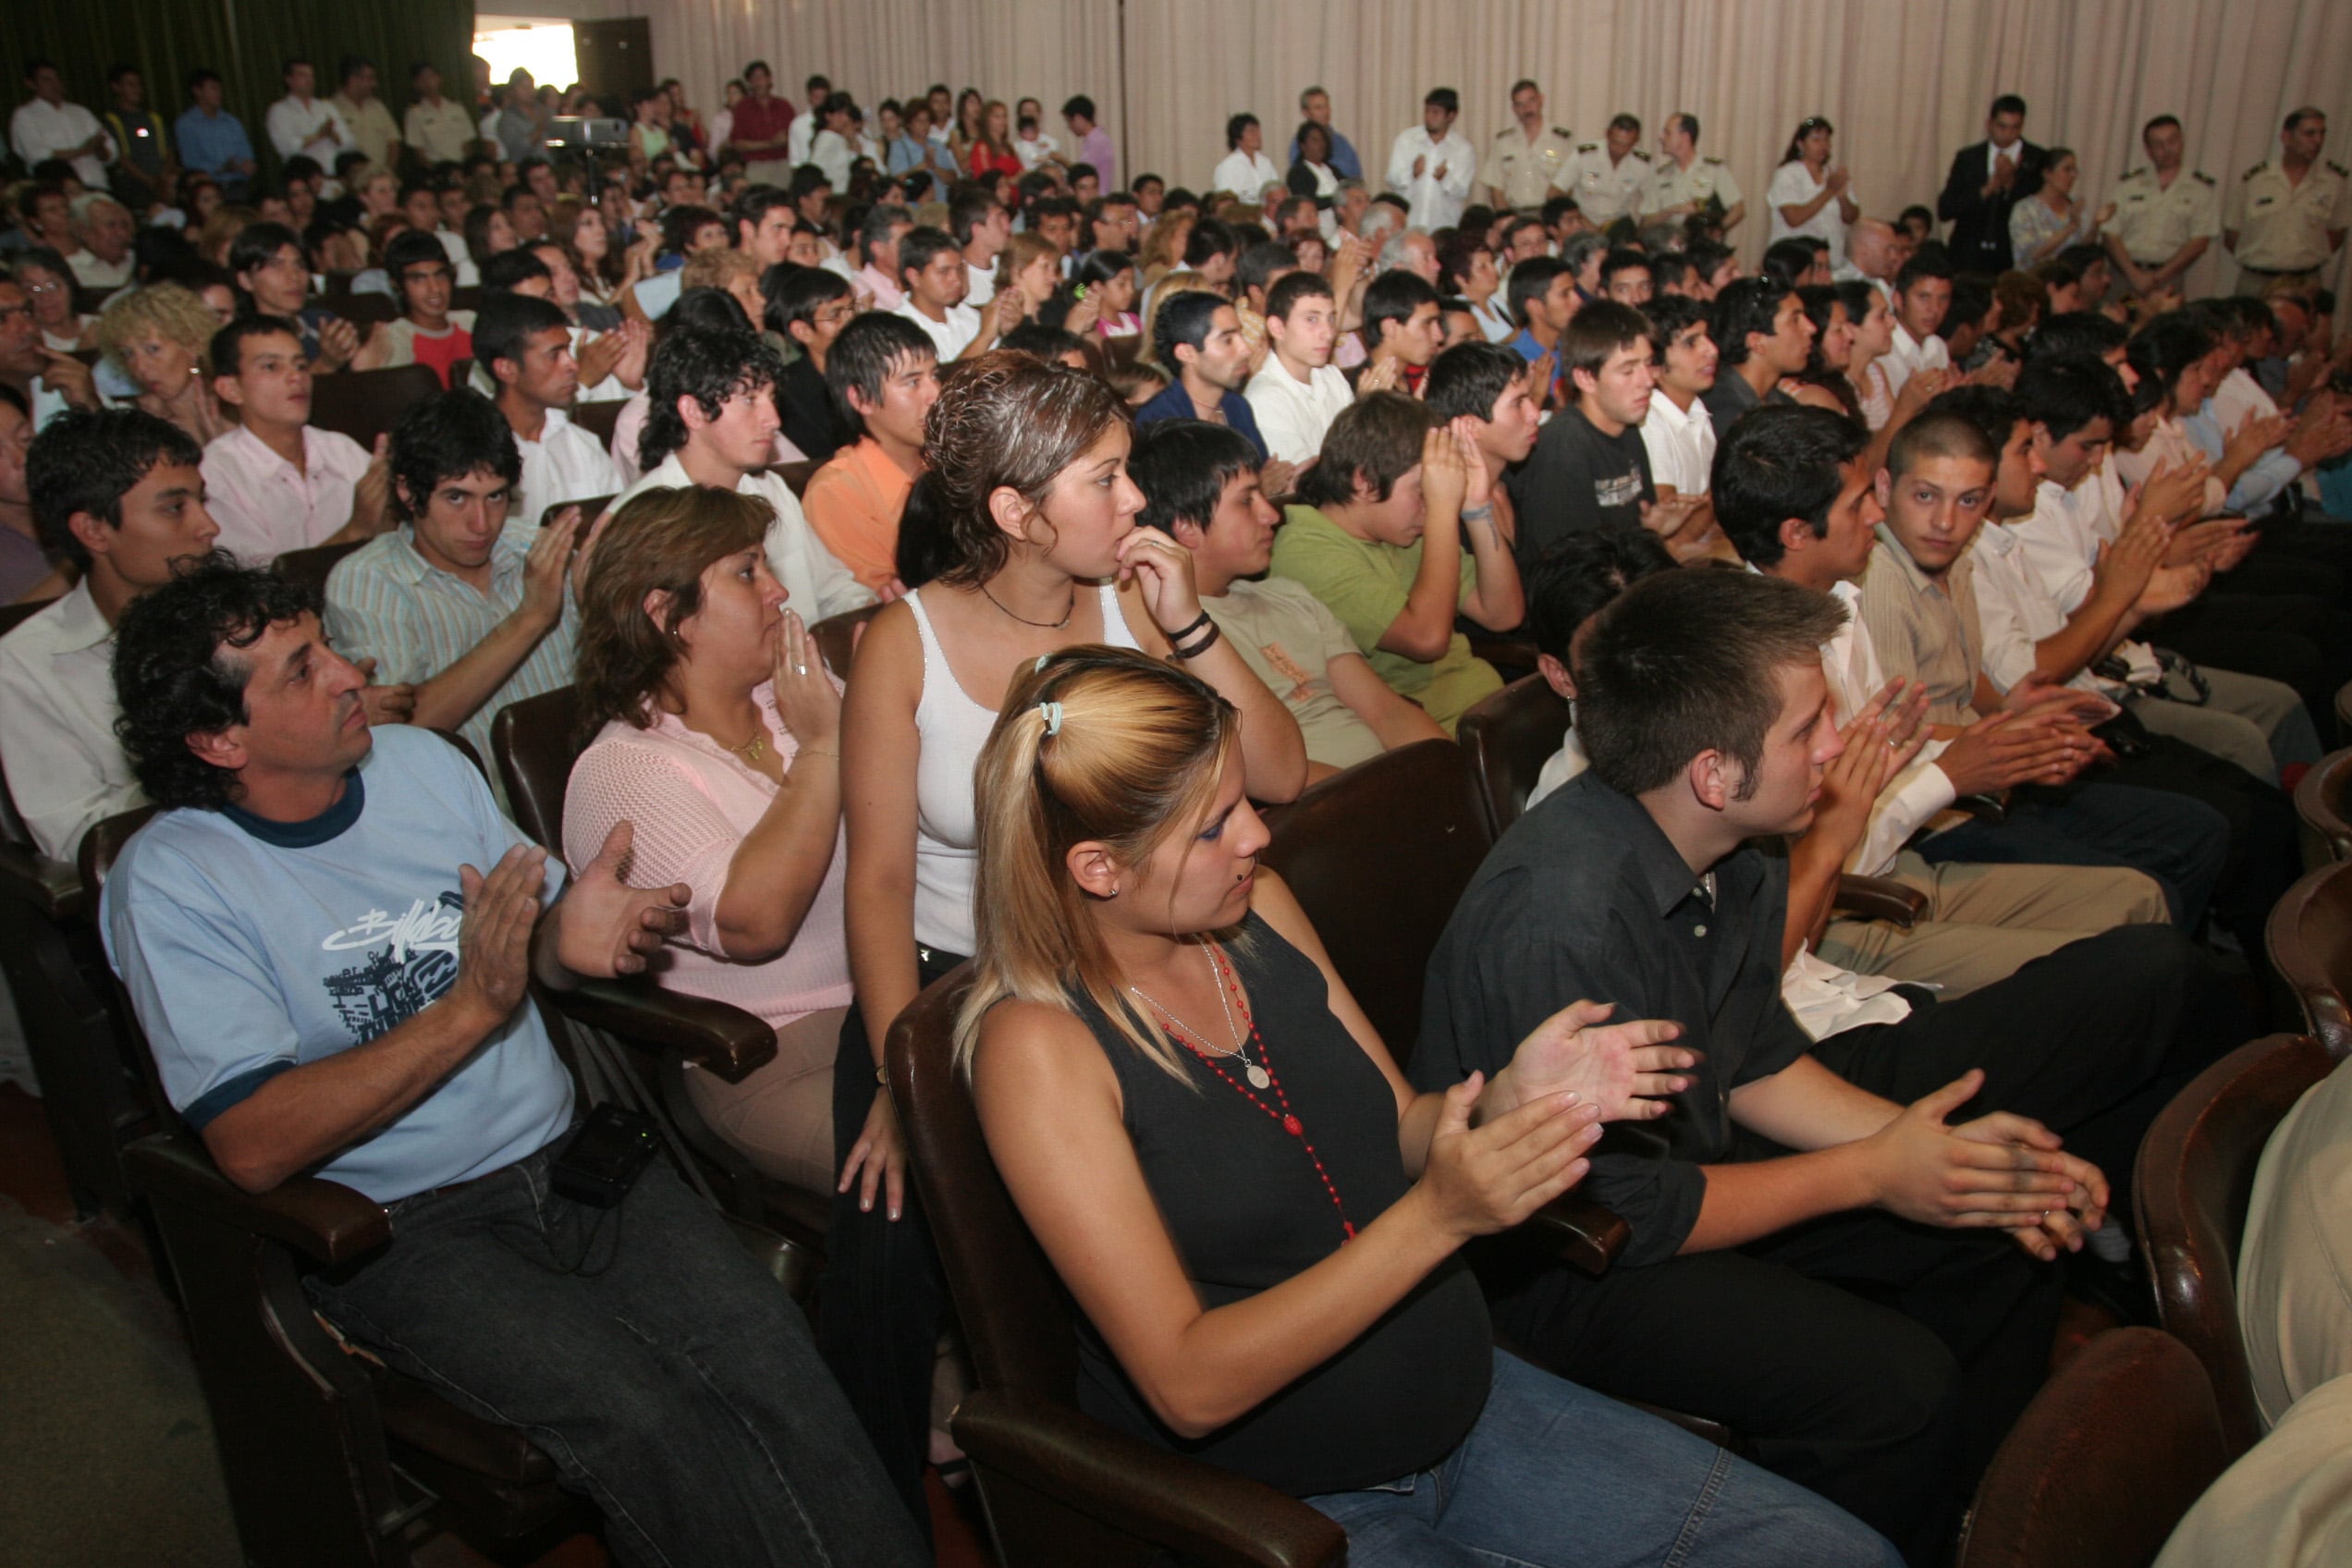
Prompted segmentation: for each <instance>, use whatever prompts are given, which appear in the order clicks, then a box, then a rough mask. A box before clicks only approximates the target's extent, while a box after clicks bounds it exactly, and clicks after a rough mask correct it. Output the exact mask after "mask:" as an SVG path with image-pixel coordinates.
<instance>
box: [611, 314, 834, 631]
mask: <svg viewBox="0 0 2352 1568" xmlns="http://www.w3.org/2000/svg"><path fill="white" fill-rule="evenodd" d="M780 369H781V367H780V366H779V365H778V363H777V359H776V351H775V350H774V349H770V348H769V347H768V346H767V345H766V344H765V343H763V342H761V341H760V340H759V339H758V338H757V337H753V335H752V334H751V333H750V332H749V331H714V330H710V329H708V328H704V327H680V328H678V329H677V330H675V331H672V332H669V333H668V334H666V335H665V336H664V337H663V338H662V340H661V342H660V343H659V344H658V345H657V346H656V347H655V349H654V357H653V361H652V363H651V365H650V366H649V368H648V370H647V372H646V380H645V386H646V390H647V392H648V394H649V397H648V400H647V403H646V414H645V430H644V434H643V435H642V436H641V437H639V440H638V447H637V452H638V460H639V461H640V462H642V463H643V465H644V468H645V472H644V476H643V478H641V479H639V480H638V481H637V482H636V483H635V484H631V486H629V488H628V489H626V490H624V491H622V492H621V493H620V494H619V496H615V497H614V498H613V503H612V507H613V510H615V511H618V510H619V509H620V508H621V507H622V506H624V505H626V504H627V503H628V502H630V501H631V500H634V499H635V498H636V497H637V496H642V495H643V494H644V493H645V492H646V491H648V490H655V489H677V488H679V487H680V486H683V485H690V484H711V485H716V486H717V487H718V488H719V489H721V490H734V491H739V492H741V494H743V495H746V496H759V497H760V498H761V499H763V500H765V501H766V502H767V504H768V508H769V509H770V510H771V511H772V512H774V513H775V519H776V520H775V521H773V522H771V523H770V524H769V525H768V530H767V570H769V571H770V572H772V573H774V574H775V577H776V581H777V582H780V583H782V584H783V585H784V587H785V590H786V592H788V593H790V594H791V596H792V598H793V599H794V600H795V601H796V602H797V603H798V604H799V605H800V606H801V613H802V615H804V616H806V617H807V618H808V619H809V620H810V621H812V622H815V621H819V620H823V619H826V618H827V617H828V616H836V615H839V614H841V613H843V612H844V611H846V610H853V609H859V608H862V607H864V606H867V605H870V604H872V603H873V602H874V591H873V590H872V589H870V588H867V587H864V585H863V584H861V583H860V582H858V580H857V579H856V578H855V577H854V576H852V575H851V572H850V570H849V568H847V567H845V566H843V565H842V564H841V563H840V562H839V560H837V559H835V558H834V557H833V556H832V554H831V552H829V551H827V549H826V548H825V546H824V545H823V544H822V543H820V542H819V541H818V539H817V537H816V535H815V533H813V532H811V530H810V528H809V525H808V519H807V518H806V517H805V516H804V515H803V514H802V511H801V503H800V500H799V498H798V497H796V496H794V495H793V494H792V490H791V487H790V485H788V484H785V483H784V480H783V478H782V476H781V475H779V474H778V473H777V472H775V471H774V470H773V469H772V468H770V466H769V465H770V463H772V462H773V461H774V459H775V451H776V431H777V423H778V422H777V415H776V382H777V376H778V373H779V371H780Z"/></svg>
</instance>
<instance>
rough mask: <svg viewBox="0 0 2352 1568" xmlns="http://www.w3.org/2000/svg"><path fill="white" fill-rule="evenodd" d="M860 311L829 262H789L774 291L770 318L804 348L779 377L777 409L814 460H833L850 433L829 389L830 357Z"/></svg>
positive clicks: (788, 433)
mask: <svg viewBox="0 0 2352 1568" xmlns="http://www.w3.org/2000/svg"><path fill="white" fill-rule="evenodd" d="M856 314H857V301H856V300H854V299H852V298H851V289H850V283H849V280H848V279H847V278H845V277H843V276H841V275H840V274H839V273H837V272H832V271H829V270H828V269H827V268H824V267H792V268H787V269H786V271H785V276H782V277H779V278H778V280H777V282H776V287H775V288H774V289H773V290H772V291H771V293H770V297H769V300H768V304H767V317H768V320H769V322H770V323H780V324H781V325H782V326H783V329H784V331H785V332H786V333H788V334H789V335H790V337H791V339H792V341H793V342H794V343H795V344H796V345H798V346H799V348H800V350H801V357H800V358H799V359H797V360H794V361H792V362H791V363H790V364H788V365H786V366H785V367H784V374H783V375H782V376H781V377H779V378H778V381H777V383H776V412H777V414H778V417H779V418H780V419H782V421H783V422H784V438H785V439H786V440H788V441H790V442H791V443H792V445H793V446H795V447H799V448H800V449H801V455H802V456H803V457H805V458H807V459H810V460H811V461H813V462H820V463H822V462H829V461H831V460H832V458H833V454H834V453H835V452H838V451H839V450H840V449H841V448H842V447H845V446H848V445H849V444H850V441H851V435H850V431H849V426H848V425H847V424H846V423H844V422H843V421H842V419H841V414H840V410H839V409H837V408H835V407H834V404H833V397H832V394H831V393H829V392H827V390H826V389H825V357H826V355H827V353H828V352H829V351H830V350H831V349H832V347H833V339H835V338H836V337H839V336H841V328H843V327H845V326H847V325H849V324H850V320H851V317H852V316H854V315H856Z"/></svg>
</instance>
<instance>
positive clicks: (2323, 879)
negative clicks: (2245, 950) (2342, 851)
mask: <svg viewBox="0 0 2352 1568" xmlns="http://www.w3.org/2000/svg"><path fill="white" fill-rule="evenodd" d="M2264 936H2265V937H2266V939H2267V940H2266V945H2267V946H2268V947H2269V948H2270V949H2271V962H2272V964H2274V965H2276V966H2277V968H2278V972H2279V975H2280V977H2281V978H2282V979H2284V980H2285V982H2286V983H2287V985H2288V986H2290V987H2292V988H2293V990H2294V992H2295V996H2296V999H2297V1001H2299V1002H2301V1003H2302V1004H2303V1018H2304V1021H2305V1023H2306V1024H2307V1025H2308V1026H2309V1029H2310V1031H2311V1033H2312V1034H2313V1035H2316V1036H2318V1038H2319V1041H2320V1044H2321V1045H2323V1046H2325V1047H2327V1049H2328V1054H2329V1055H2331V1056H2333V1057H2334V1058H2335V1059H2336V1060H2339V1061H2340V1060H2345V1059H2346V1058H2347V1057H2352V1005H2347V998H2352V862H2337V863H2336V864H2332V865H2324V866H2321V868H2320V869H2319V870H2317V871H2314V872H2311V873H2309V875H2307V876H2304V877H2303V878H2302V879H2301V880H2299V881H2297V883H2296V884H2295V886H2293V887H2292V888H2288V889H2287V890H2286V895H2285V897H2284V898H2282V899H2280V900H2279V901H2278V902H2277V904H2276V905H2274V906H2273V907H2272V910H2271V918H2270V923H2269V925H2268V926H2267V927H2266V929H2265V931H2264Z"/></svg>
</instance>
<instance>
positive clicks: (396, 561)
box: [384, 520, 531, 584]
mask: <svg viewBox="0 0 2352 1568" xmlns="http://www.w3.org/2000/svg"><path fill="white" fill-rule="evenodd" d="M398 539H399V541H400V544H399V547H398V548H397V549H390V550H386V551H385V552H384V564H385V569H386V570H388V571H390V572H391V573H392V575H393V576H395V577H397V578H398V579H400V581H402V582H408V583H410V584H414V583H418V582H423V581H424V580H425V579H426V578H428V577H441V578H447V580H448V581H450V582H461V581H463V580H462V579H461V578H459V576H458V575H457V574H456V573H455V572H451V571H444V570H442V569H441V568H439V567H437V566H435V565H434V564H433V563H432V562H431V561H429V560H426V559H425V558H424V553H423V551H421V550H419V549H418V548H417V545H416V524H414V523H412V522H404V523H402V524H400V528H399V533H398ZM530 553H531V546H530V545H527V544H525V543H524V542H523V541H522V540H521V539H520V538H518V537H516V534H515V532H514V525H513V522H512V521H511V520H509V521H508V525H507V526H506V527H505V528H502V529H500V530H499V531H498V537H497V538H496V540H494V541H492V543H491V545H490V576H491V581H493V582H496V580H497V579H498V577H499V576H500V575H501V574H502V573H504V572H505V571H506V570H508V567H509V566H510V565H512V564H514V563H516V562H519V561H521V559H522V557H525V556H527V555H529V554H530Z"/></svg>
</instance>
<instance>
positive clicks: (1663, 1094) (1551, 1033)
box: [1487, 1001, 1698, 1121]
mask: <svg viewBox="0 0 2352 1568" xmlns="http://www.w3.org/2000/svg"><path fill="white" fill-rule="evenodd" d="M1613 1011H1616V1004H1615V1003H1614V1002H1595V1001H1575V1002H1571V1003H1569V1004H1568V1005H1567V1006H1566V1007H1564V1008H1562V1009H1561V1010H1560V1011H1558V1012H1555V1013H1553V1014H1552V1015H1551V1016H1550V1018H1547V1019H1545V1020H1544V1021H1543V1022H1542V1023H1538V1024H1537V1025H1536V1027H1535V1032H1534V1033H1532V1034H1530V1035H1528V1036H1527V1037H1526V1038H1525V1039H1524V1040H1522V1041H1520V1042H1519V1048H1518V1050H1517V1051H1515V1052H1514V1053H1513V1055H1512V1058H1511V1070H1510V1082H1509V1083H1508V1084H1498V1085H1497V1092H1496V1094H1495V1095H1494V1096H1489V1098H1498V1097H1500V1098H1501V1099H1503V1101H1504V1104H1503V1105H1502V1106H1501V1107H1495V1106H1489V1107H1488V1108H1487V1109H1488V1110H1489V1111H1490V1112H1491V1111H1500V1110H1501V1109H1509V1108H1511V1107H1516V1106H1521V1105H1525V1104H1526V1103H1527V1102H1528V1101H1530V1100H1536V1099H1541V1098H1543V1097H1545V1096H1551V1095H1560V1094H1571V1095H1574V1096H1575V1098H1576V1099H1577V1100H1578V1101H1579V1102H1580V1103H1582V1104H1585V1105H1588V1106H1591V1107H1593V1108H1594V1109H1597V1110H1598V1111H1599V1113H1600V1120H1601V1121H1651V1120H1653V1119H1654V1118H1657V1117H1660V1116H1663V1115H1665V1114H1666V1113H1667V1111H1668V1110H1670V1109H1672V1107H1671V1106H1669V1105H1668V1104H1667V1096H1672V1095H1679V1094H1681V1093H1682V1092H1683V1091H1684V1090H1685V1089H1687V1088H1689V1087H1690V1086H1691V1080H1690V1079H1689V1078H1687V1077H1684V1076H1683V1074H1684V1073H1685V1072H1688V1071H1689V1070H1690V1069H1691V1068H1694V1067H1697V1065H1698V1053H1697V1051H1695V1050H1692V1049H1690V1048H1688V1047H1684V1046H1677V1045H1675V1044H1673V1043H1672V1042H1673V1041H1675V1040H1677V1039H1679V1038H1680V1037H1681V1036H1682V1033H1683V1026H1682V1025H1681V1024H1679V1023H1673V1022H1672V1021H1670V1020H1666V1019H1648V1018H1646V1019H1635V1020H1631V1021H1629V1022H1627V1023H1609V1022H1608V1018H1609V1015H1610V1014H1611V1012H1613ZM1506 1091H1507V1093H1506Z"/></svg>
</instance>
